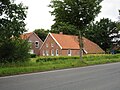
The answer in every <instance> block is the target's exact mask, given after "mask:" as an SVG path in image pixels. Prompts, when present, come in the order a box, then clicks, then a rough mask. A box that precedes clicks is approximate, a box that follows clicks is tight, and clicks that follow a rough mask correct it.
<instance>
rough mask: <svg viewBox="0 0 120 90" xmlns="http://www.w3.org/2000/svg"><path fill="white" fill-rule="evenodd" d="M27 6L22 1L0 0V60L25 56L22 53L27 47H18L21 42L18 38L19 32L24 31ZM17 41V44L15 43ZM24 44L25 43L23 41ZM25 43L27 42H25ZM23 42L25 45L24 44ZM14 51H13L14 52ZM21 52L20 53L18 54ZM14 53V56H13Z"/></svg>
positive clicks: (26, 50)
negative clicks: (18, 2) (16, 2)
mask: <svg viewBox="0 0 120 90" xmlns="http://www.w3.org/2000/svg"><path fill="white" fill-rule="evenodd" d="M26 13H27V7H26V6H23V4H22V3H20V4H15V3H14V0H1V1H0V60H1V61H2V60H6V61H10V60H18V59H20V57H19V56H20V55H21V59H23V58H25V57H24V56H26V57H27V56H28V53H27V54H26V55H23V54H22V53H24V52H28V48H27V46H26V48H24V47H23V48H20V45H22V46H23V42H24V41H21V40H19V36H20V34H23V32H25V31H26V29H25V23H24V20H25V18H26ZM17 43H18V44H19V45H17ZM24 44H25V43H24ZM26 44H27V43H26ZM26 44H25V45H26ZM14 52H15V53H14ZM20 52H21V54H20ZM13 55H14V56H13Z"/></svg>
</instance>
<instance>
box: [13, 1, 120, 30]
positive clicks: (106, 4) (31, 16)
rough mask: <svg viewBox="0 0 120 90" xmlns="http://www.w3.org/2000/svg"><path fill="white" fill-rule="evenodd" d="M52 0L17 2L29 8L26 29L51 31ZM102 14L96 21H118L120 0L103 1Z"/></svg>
mask: <svg viewBox="0 0 120 90" xmlns="http://www.w3.org/2000/svg"><path fill="white" fill-rule="evenodd" d="M50 1H51V0H16V1H15V2H16V3H20V2H22V3H23V4H24V5H26V6H28V11H27V18H26V20H25V23H26V29H27V30H28V32H32V31H34V30H35V29H41V28H43V29H50V28H51V25H53V24H54V21H53V19H54V16H51V14H50V13H49V11H51V10H52V9H51V8H50V7H48V5H49V4H50ZM101 5H102V9H101V13H100V14H99V15H98V16H97V18H96V20H97V21H99V20H100V19H101V18H103V17H104V18H110V19H111V20H113V21H117V20H118V15H119V13H118V10H119V9H120V0H103V2H102V3H101Z"/></svg>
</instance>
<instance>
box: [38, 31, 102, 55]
mask: <svg viewBox="0 0 120 90" xmlns="http://www.w3.org/2000/svg"><path fill="white" fill-rule="evenodd" d="M83 43H84V48H83V53H84V54H99V53H104V51H103V50H102V49H101V48H100V47H99V46H98V45H97V44H95V43H94V42H92V41H90V40H88V39H87V38H85V37H83ZM40 55H41V56H76V55H79V42H78V36H73V35H64V34H62V33H60V34H54V33H49V34H48V36H47V37H46V39H45V41H44V43H43V44H42V46H41V48H40Z"/></svg>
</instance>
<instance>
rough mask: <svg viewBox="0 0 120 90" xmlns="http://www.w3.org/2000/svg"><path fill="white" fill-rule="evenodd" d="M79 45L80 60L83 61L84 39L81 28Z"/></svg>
mask: <svg viewBox="0 0 120 90" xmlns="http://www.w3.org/2000/svg"><path fill="white" fill-rule="evenodd" d="M79 47H80V61H83V58H82V55H83V53H82V49H83V40H82V34H81V31H80V30H79Z"/></svg>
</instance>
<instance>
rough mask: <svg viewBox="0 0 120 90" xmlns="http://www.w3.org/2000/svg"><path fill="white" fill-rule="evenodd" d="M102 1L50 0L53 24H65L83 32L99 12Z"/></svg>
mask: <svg viewBox="0 0 120 90" xmlns="http://www.w3.org/2000/svg"><path fill="white" fill-rule="evenodd" d="M101 2H102V0H52V1H51V4H50V5H49V7H51V8H53V11H52V12H51V15H54V16H55V19H54V21H55V24H58V25H59V23H61V22H62V23H67V24H70V25H74V26H75V27H76V28H77V30H81V31H82V30H83V28H85V27H86V26H87V25H88V24H89V23H90V22H91V21H93V20H94V18H95V17H96V15H98V13H99V12H100V9H101V6H100V3H101Z"/></svg>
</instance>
